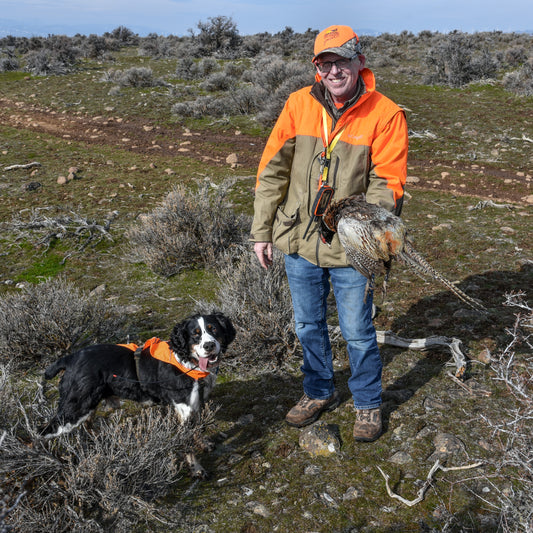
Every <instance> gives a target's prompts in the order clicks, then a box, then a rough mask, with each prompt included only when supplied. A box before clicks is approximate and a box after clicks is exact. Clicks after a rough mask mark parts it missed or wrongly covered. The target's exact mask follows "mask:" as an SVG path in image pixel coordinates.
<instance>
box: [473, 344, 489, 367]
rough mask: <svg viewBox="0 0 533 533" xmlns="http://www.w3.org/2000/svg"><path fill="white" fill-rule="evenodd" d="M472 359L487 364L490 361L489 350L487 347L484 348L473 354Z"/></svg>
mask: <svg viewBox="0 0 533 533" xmlns="http://www.w3.org/2000/svg"><path fill="white" fill-rule="evenodd" d="M474 359H475V360H476V361H479V362H480V363H483V364H485V365H488V364H489V363H490V362H491V361H492V357H491V353H490V350H489V349H488V348H484V349H483V350H481V352H479V353H478V354H477V356H474Z"/></svg>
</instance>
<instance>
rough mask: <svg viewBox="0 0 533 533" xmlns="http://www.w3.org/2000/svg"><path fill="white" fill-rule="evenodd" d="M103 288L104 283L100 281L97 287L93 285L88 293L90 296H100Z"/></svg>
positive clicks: (103, 290)
mask: <svg viewBox="0 0 533 533" xmlns="http://www.w3.org/2000/svg"><path fill="white" fill-rule="evenodd" d="M105 289H106V286H105V283H102V284H101V285H98V286H97V287H95V288H94V289H93V290H92V291H91V292H90V293H89V295H90V296H102V294H104V293H105Z"/></svg>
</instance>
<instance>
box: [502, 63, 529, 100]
mask: <svg viewBox="0 0 533 533" xmlns="http://www.w3.org/2000/svg"><path fill="white" fill-rule="evenodd" d="M503 85H504V87H505V88H506V89H507V90H508V91H511V92H513V93H515V94H519V95H522V96H532V95H533V59H530V60H529V61H527V62H526V63H524V64H523V65H522V66H521V67H520V68H519V69H518V70H515V71H513V72H508V73H507V74H505V76H504V77H503Z"/></svg>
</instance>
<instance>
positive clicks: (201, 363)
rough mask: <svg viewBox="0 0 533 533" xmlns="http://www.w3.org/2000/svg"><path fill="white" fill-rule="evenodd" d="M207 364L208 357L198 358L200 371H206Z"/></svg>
mask: <svg viewBox="0 0 533 533" xmlns="http://www.w3.org/2000/svg"><path fill="white" fill-rule="evenodd" d="M208 363H209V358H208V357H199V358H198V366H199V367H200V370H203V371H204V372H205V371H207V364H208Z"/></svg>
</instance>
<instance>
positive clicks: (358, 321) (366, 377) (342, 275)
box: [285, 254, 382, 409]
mask: <svg viewBox="0 0 533 533" xmlns="http://www.w3.org/2000/svg"><path fill="white" fill-rule="evenodd" d="M285 270H286V272H287V278H288V280H289V287H290V290H291V296H292V305H293V308H294V319H295V322H296V334H297V335H298V339H299V340H300V343H301V345H302V350H303V365H302V367H301V370H302V372H303V374H304V392H305V394H307V396H309V397H310V398H314V399H317V400H323V399H326V398H329V397H330V396H331V395H332V394H333V391H334V390H335V384H334V382H333V363H332V355H331V345H330V341H329V335H328V327H327V323H326V310H327V301H326V299H327V297H328V294H329V291H330V283H329V282H330V279H331V285H332V286H333V293H334V294H335V300H336V302H337V312H338V315H339V325H340V328H341V332H342V336H343V337H344V339H345V340H346V342H347V344H348V357H349V360H350V369H351V373H352V375H351V377H350V379H349V380H348V386H349V388H350V391H351V393H352V396H353V401H354V405H355V407H356V408H357V409H373V408H375V407H379V406H380V405H381V372H382V362H381V357H380V355H379V350H378V345H377V340H376V330H375V329H374V325H373V323H372V293H371V291H369V293H368V295H367V298H366V303H365V302H363V300H364V294H365V287H366V278H365V277H364V276H363V275H362V274H360V273H359V272H358V271H357V270H355V269H354V268H352V267H340V268H322V267H319V266H316V265H313V264H312V263H310V262H309V261H307V260H306V259H304V258H303V257H300V256H299V255H297V254H291V255H286V256H285Z"/></svg>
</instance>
